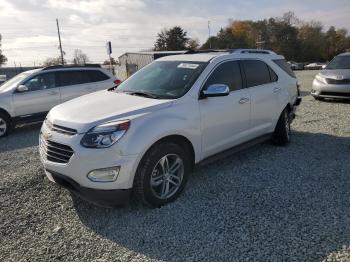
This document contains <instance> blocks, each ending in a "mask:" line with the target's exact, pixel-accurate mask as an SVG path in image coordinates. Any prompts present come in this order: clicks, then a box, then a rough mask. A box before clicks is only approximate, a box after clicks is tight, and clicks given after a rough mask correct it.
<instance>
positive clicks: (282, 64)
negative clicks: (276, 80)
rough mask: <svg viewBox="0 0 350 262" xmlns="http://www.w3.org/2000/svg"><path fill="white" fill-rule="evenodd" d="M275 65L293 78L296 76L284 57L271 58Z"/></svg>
mask: <svg viewBox="0 0 350 262" xmlns="http://www.w3.org/2000/svg"><path fill="white" fill-rule="evenodd" d="M272 61H273V62H274V63H275V64H276V65H278V66H279V67H280V68H281V69H282V70H283V71H284V72H286V73H287V74H288V75H290V76H291V77H293V78H296V76H295V74H294V72H293V70H292V69H291V68H290V65H289V64H288V63H287V62H286V60H284V59H275V60H272Z"/></svg>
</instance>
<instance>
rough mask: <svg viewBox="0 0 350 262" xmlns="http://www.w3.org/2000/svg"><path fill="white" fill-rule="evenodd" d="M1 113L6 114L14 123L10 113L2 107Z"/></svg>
mask: <svg viewBox="0 0 350 262" xmlns="http://www.w3.org/2000/svg"><path fill="white" fill-rule="evenodd" d="M0 113H2V114H4V115H5V116H7V117H8V119H9V120H10V121H11V122H12V117H11V115H10V114H9V112H7V111H6V110H5V109H3V108H1V107H0Z"/></svg>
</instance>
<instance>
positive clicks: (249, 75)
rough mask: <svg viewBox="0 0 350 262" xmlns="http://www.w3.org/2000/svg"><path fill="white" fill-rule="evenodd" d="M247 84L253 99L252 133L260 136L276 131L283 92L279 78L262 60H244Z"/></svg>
mask: <svg viewBox="0 0 350 262" xmlns="http://www.w3.org/2000/svg"><path fill="white" fill-rule="evenodd" d="M241 64H242V65H243V69H244V73H245V77H246V84H247V87H248V90H249V93H250V97H251V132H252V135H253V136H255V137H256V136H260V135H264V134H266V133H270V132H272V130H273V129H274V122H275V121H274V115H275V113H274V112H276V110H277V109H278V108H279V106H278V101H279V99H278V94H279V92H280V91H281V89H280V87H279V83H278V77H277V75H276V74H275V73H274V72H273V70H272V69H271V68H270V67H269V66H268V65H267V64H266V63H265V62H263V61H261V60H244V61H241Z"/></svg>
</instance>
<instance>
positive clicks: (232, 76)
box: [204, 61, 242, 91]
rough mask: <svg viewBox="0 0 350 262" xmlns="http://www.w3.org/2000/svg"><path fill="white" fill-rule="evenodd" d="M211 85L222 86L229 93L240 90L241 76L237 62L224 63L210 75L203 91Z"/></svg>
mask: <svg viewBox="0 0 350 262" xmlns="http://www.w3.org/2000/svg"><path fill="white" fill-rule="evenodd" d="M213 84H224V85H227V86H228V87H229V88H230V91H235V90H239V89H242V76H241V70H240V67H239V64H238V61H229V62H224V63H222V64H221V65H219V66H218V67H217V68H216V69H215V70H214V72H213V73H212V74H211V75H210V77H209V78H208V80H207V82H206V83H205V85H204V90H206V89H207V88H208V86H210V85H213Z"/></svg>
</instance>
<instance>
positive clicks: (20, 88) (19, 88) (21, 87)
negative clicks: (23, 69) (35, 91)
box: [16, 85, 29, 93]
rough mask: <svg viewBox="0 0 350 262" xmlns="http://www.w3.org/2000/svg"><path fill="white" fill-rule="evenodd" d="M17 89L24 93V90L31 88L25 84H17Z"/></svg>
mask: <svg viewBox="0 0 350 262" xmlns="http://www.w3.org/2000/svg"><path fill="white" fill-rule="evenodd" d="M16 90H17V92H19V93H22V92H26V91H28V90H29V89H28V87H26V86H25V85H19V86H17V89H16Z"/></svg>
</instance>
